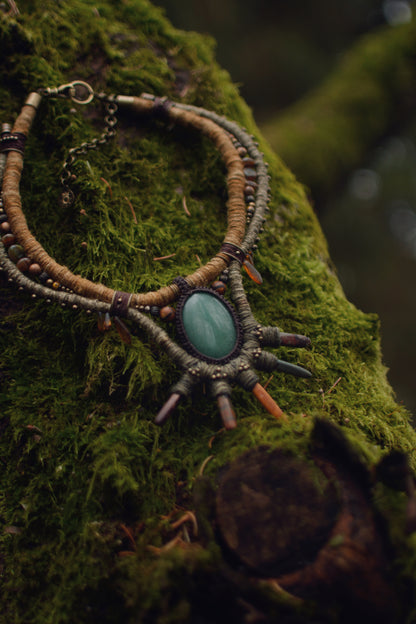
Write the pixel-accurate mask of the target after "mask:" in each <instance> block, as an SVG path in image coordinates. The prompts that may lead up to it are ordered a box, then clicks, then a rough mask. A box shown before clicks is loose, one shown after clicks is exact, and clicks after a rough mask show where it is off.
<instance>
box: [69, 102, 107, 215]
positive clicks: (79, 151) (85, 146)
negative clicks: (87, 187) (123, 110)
mask: <svg viewBox="0 0 416 624" xmlns="http://www.w3.org/2000/svg"><path fill="white" fill-rule="evenodd" d="M96 97H98V99H101V100H103V101H105V103H106V104H105V107H106V116H105V117H104V121H105V124H106V127H105V129H104V131H103V133H102V134H101V136H99V137H98V138H96V139H92V140H91V141H85V142H84V143H81V145H79V146H78V147H73V148H71V149H70V150H69V152H68V156H67V158H66V160H65V162H64V164H63V167H62V174H61V184H62V186H63V191H62V195H61V204H62V205H63V206H64V207H68V206H71V205H72V204H73V202H74V199H75V195H74V192H73V191H72V189H71V188H70V184H71V183H72V182H73V181H74V180H76V175H75V174H74V173H73V171H72V168H73V165H74V164H75V162H76V161H77V159H78V157H79V156H83V155H85V154H86V153H87V152H88V151H89V150H94V149H99V148H100V146H101V145H104V144H105V143H107V141H109V140H110V139H112V138H113V137H114V135H115V134H116V129H115V126H116V124H117V117H116V112H117V110H118V106H117V104H116V102H115V96H114V95H111V96H106V95H103V94H100V95H98V96H96Z"/></svg>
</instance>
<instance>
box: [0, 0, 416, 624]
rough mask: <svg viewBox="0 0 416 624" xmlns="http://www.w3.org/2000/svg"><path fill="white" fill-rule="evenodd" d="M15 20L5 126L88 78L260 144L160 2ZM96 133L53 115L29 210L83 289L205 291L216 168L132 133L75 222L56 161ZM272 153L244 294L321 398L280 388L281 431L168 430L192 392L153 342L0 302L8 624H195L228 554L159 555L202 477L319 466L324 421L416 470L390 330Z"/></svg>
mask: <svg viewBox="0 0 416 624" xmlns="http://www.w3.org/2000/svg"><path fill="white" fill-rule="evenodd" d="M19 8H20V11H21V16H20V17H19V18H18V19H17V20H14V19H12V18H8V17H4V18H3V19H2V21H1V22H0V47H1V49H2V65H1V67H0V92H1V94H2V97H1V99H0V109H1V117H2V119H4V120H8V119H10V118H13V117H14V116H15V115H16V114H17V113H18V111H19V109H20V106H21V104H22V101H23V99H24V96H25V94H26V92H27V91H30V90H33V89H36V88H38V87H40V86H45V85H56V84H62V83H67V82H68V80H70V79H71V78H75V77H76V78H80V79H86V80H91V82H92V83H93V84H94V86H95V87H96V88H97V89H105V90H106V91H107V92H113V91H114V92H123V93H126V94H129V93H132V94H136V93H138V92H140V91H142V90H144V91H148V92H149V91H151V92H155V93H157V94H160V95H162V94H163V95H165V94H166V95H169V96H171V97H173V98H181V99H182V100H183V101H185V102H189V103H193V104H203V105H204V106H206V107H207V108H211V109H213V110H216V111H218V112H220V113H225V114H227V116H229V117H230V118H234V119H236V120H238V121H239V122H240V123H241V124H242V125H245V126H247V127H248V128H249V130H250V131H253V132H255V133H256V134H258V132H257V130H256V128H255V125H254V122H253V120H252V117H251V113H250V111H249V110H248V108H247V106H246V105H245V104H244V102H242V100H241V99H240V98H239V96H238V93H237V90H236V88H235V86H234V85H232V83H231V82H230V79H229V77H228V75H227V73H226V72H224V71H223V70H221V69H220V68H218V66H217V65H216V63H215V60H214V45H213V42H212V41H211V40H210V39H207V38H204V37H201V36H199V35H196V34H195V33H183V32H178V31H176V30H174V29H173V28H172V26H171V25H170V24H169V23H168V22H167V20H166V19H165V18H164V16H163V14H162V12H161V11H160V10H159V9H156V8H155V7H153V6H152V5H151V4H150V3H148V2H147V1H146V0H125V1H124V2H110V1H108V2H104V1H102V2H99V3H96V2H94V3H93V2H80V1H78V0H75V1H73V2H71V3H64V2H52V1H46V2H45V0H42V2H40V1H38V0H36V1H35V2H33V1H32V2H25V1H24V0H22V1H20V2H19ZM102 129H103V122H102V112H101V111H100V110H99V109H96V108H94V107H91V108H89V110H87V111H85V110H77V111H76V112H73V107H72V105H71V104H69V103H67V102H64V101H60V100H53V101H50V102H48V103H46V104H45V105H42V110H41V111H40V112H39V114H38V118H37V120H36V123H35V126H34V129H33V132H32V135H31V138H30V140H29V143H28V148H27V159H26V164H25V175H24V184H23V190H22V193H23V197H24V205H25V214H26V216H27V219H28V223H29V225H30V227H31V228H32V229H33V231H34V232H35V233H36V236H37V238H38V239H39V240H40V242H41V243H42V244H43V245H44V246H45V247H46V248H47V249H48V250H49V251H50V252H51V254H52V255H53V256H54V257H56V258H57V259H58V261H60V262H62V263H65V264H67V265H68V266H70V267H71V268H72V269H73V270H74V271H75V272H79V273H81V274H82V275H86V276H89V277H90V278H92V279H94V280H99V281H102V282H105V283H107V284H109V285H111V286H113V287H116V288H118V289H125V290H136V291H139V290H149V289H153V288H158V287H159V286H160V285H164V284H166V283H167V282H169V281H170V280H171V279H172V278H173V277H175V276H176V275H178V274H187V273H189V272H190V271H191V270H195V268H196V267H197V266H198V259H197V256H198V258H199V259H200V260H201V261H202V262H205V261H206V260H207V259H208V258H209V257H210V256H211V255H212V254H213V253H214V252H215V250H216V249H217V247H218V244H219V242H220V241H221V238H222V232H223V227H224V226H223V221H224V184H223V170H222V165H221V164H220V162H219V160H218V157H217V155H216V153H215V151H214V150H213V149H212V148H211V147H210V146H209V145H208V144H207V142H206V141H205V140H203V139H201V138H200V137H199V136H195V135H194V134H192V133H190V132H185V131H182V130H179V129H170V128H168V129H167V128H165V127H164V126H163V125H161V126H157V125H156V126H155V127H148V126H147V125H146V124H144V123H143V122H142V121H140V120H136V119H133V118H128V117H126V118H121V116H120V120H119V123H118V136H117V139H116V140H115V141H114V142H113V143H108V144H107V145H104V146H102V147H100V149H99V150H94V151H91V152H89V153H88V154H87V156H86V157H84V158H80V159H79V161H78V162H77V163H76V165H75V172H76V174H77V180H76V184H75V187H74V188H75V190H76V193H77V201H76V203H75V205H74V207H73V208H72V209H71V211H67V210H65V209H63V208H62V207H61V206H60V205H59V203H58V201H57V198H58V197H59V193H60V189H59V177H60V174H61V167H62V162H63V160H64V159H65V157H66V155H67V153H68V149H69V148H70V147H72V146H74V145H79V144H80V143H81V142H82V141H84V140H85V139H86V138H87V140H91V139H92V138H94V137H96V136H99V134H100V133H101V132H102ZM259 140H260V141H261V143H262V149H264V151H265V153H266V156H267V158H268V160H269V162H270V171H271V174H272V186H273V188H272V191H273V201H272V205H271V208H272V212H271V217H270V219H269V222H268V224H267V229H266V232H265V233H264V237H263V239H262V241H261V242H260V248H259V250H258V254H257V255H256V266H257V267H258V268H259V269H260V271H261V273H262V274H263V278H264V283H263V286H262V288H258V287H257V286H254V285H252V284H248V283H247V284H246V286H247V292H248V294H249V300H250V303H251V305H252V307H253V310H254V312H255V314H256V317H257V319H258V320H259V322H261V323H263V324H278V325H279V326H281V327H282V329H284V330H285V331H294V332H300V333H306V334H308V335H310V336H311V338H312V343H313V349H312V350H310V351H306V352H302V353H299V352H295V350H290V349H289V350H286V351H285V353H284V355H283V354H282V357H283V358H285V359H288V360H291V361H294V362H300V363H301V364H303V365H305V366H306V367H308V368H310V369H311V370H313V371H314V374H315V376H314V378H313V379H312V380H310V381H305V380H296V379H289V378H286V377H284V376H279V377H278V376H275V377H273V379H271V380H270V384H269V386H268V388H269V391H270V392H271V394H272V395H273V396H274V397H275V398H276V400H277V401H278V403H279V404H280V405H281V406H282V408H283V409H284V410H285V411H286V413H287V414H288V415H289V420H288V422H287V423H280V422H277V421H275V420H274V419H272V418H271V417H270V416H268V415H267V414H266V413H264V412H263V410H262V408H261V407H260V406H259V405H257V404H256V402H255V400H254V398H253V397H251V396H248V395H247V393H246V392H243V391H242V390H238V389H236V390H235V392H234V393H233V403H234V405H235V408H236V411H237V415H238V419H239V426H238V428H237V429H236V430H235V431H232V432H227V433H224V432H222V431H220V432H219V431H218V429H219V427H220V423H219V417H218V413H217V409H216V406H215V404H213V403H212V401H211V400H210V399H209V398H207V397H206V396H205V394H204V389H203V388H200V389H199V390H198V391H197V392H196V393H195V395H194V396H193V398H192V399H189V400H186V401H184V402H183V403H182V405H181V406H180V407H179V408H178V410H177V413H176V414H175V416H174V417H173V418H172V420H171V421H170V422H169V423H167V425H166V426H165V427H164V428H163V429H159V428H157V427H156V426H155V425H154V424H153V418H154V415H155V413H156V412H157V409H158V407H159V406H160V405H161V404H162V403H163V401H164V400H165V399H166V398H167V396H168V388H169V386H170V385H171V384H173V383H175V381H176V380H177V378H178V372H177V371H176V370H175V369H174V368H173V367H172V365H171V363H170V362H169V361H168V358H167V356H166V355H165V354H163V353H161V352H160V351H158V350H157V349H156V348H155V347H154V345H152V344H151V343H150V342H149V339H148V337H146V336H145V335H143V334H142V333H141V332H138V333H137V335H134V336H133V344H132V346H131V348H127V347H126V346H125V345H124V344H123V343H122V342H121V341H119V340H118V337H117V334H116V332H115V330H114V329H113V330H111V331H110V332H109V333H107V334H105V335H102V334H100V333H99V332H98V331H97V329H96V324H95V319H92V318H90V317H88V316H87V315H83V314H81V313H74V312H73V311H71V310H63V309H61V308H59V307H54V306H50V307H47V306H45V305H44V304H43V303H42V302H33V301H32V300H31V298H30V297H28V296H26V295H25V294H24V293H17V292H15V291H13V290H11V289H10V288H9V286H8V285H7V284H5V283H2V288H1V290H0V306H1V309H2V311H3V320H2V322H1V325H0V341H1V344H0V348H1V352H2V361H1V369H0V375H1V377H0V381H1V384H2V394H1V421H0V422H1V434H2V435H1V439H0V459H1V463H2V467H3V468H4V470H2V473H1V475H0V480H1V488H0V490H1V492H2V495H1V498H0V517H1V523H2V531H1V532H0V552H1V553H2V564H3V567H4V569H3V574H2V578H1V584H2V595H3V596H5V600H4V603H5V606H4V609H3V611H2V613H1V614H0V622H1V623H2V624H3V622H4V623H6V622H11V621H13V622H14V623H16V624H19V623H23V622H28V621H30V622H31V623H33V624H37V623H39V624H40V623H42V624H44V623H46V622H51V623H52V622H53V623H54V624H59V623H61V622H62V623H64V622H69V621H71V622H95V621H97V619H100V621H103V622H121V621H123V622H133V621H134V622H138V621H143V622H145V621H158V622H177V621H181V622H182V621H186V619H187V618H188V619H190V618H191V617H192V613H193V609H194V608H195V607H194V605H195V604H196V602H197V601H196V598H195V596H197V595H198V591H200V589H199V590H198V581H200V582H201V583H202V582H206V583H207V582H208V580H207V579H210V581H209V582H210V583H213V580H212V579H213V577H214V576H215V574H216V571H218V569H219V567H221V565H222V564H221V555H220V551H219V549H218V547H217V546H216V545H215V544H211V545H209V546H208V547H207V548H204V547H202V546H201V545H199V544H198V543H195V544H191V545H190V546H187V547H185V548H183V550H181V549H172V551H168V553H167V554H165V555H164V556H161V557H158V556H156V555H155V551H154V549H153V550H152V549H151V548H150V549H149V546H153V547H162V546H163V544H165V543H167V542H169V540H171V539H172V538H174V537H175V535H176V533H175V531H172V529H171V528H170V523H169V520H168V519H167V518H166V517H167V516H168V515H169V514H171V513H172V512H178V510H179V511H180V510H181V509H182V510H184V509H186V508H189V507H192V500H191V494H192V489H193V483H194V481H195V478H196V477H197V476H198V474H199V473H200V471H201V470H203V471H204V474H206V475H207V476H208V477H209V478H210V479H212V480H214V481H215V479H216V477H217V475H218V473H219V471H220V470H221V468H222V467H223V466H224V465H225V464H226V463H227V462H229V461H231V460H232V459H234V458H236V457H238V456H239V455H240V454H241V453H242V452H243V451H244V450H246V449H249V448H252V447H254V446H257V445H259V444H269V445H272V446H280V447H282V448H285V449H288V450H292V451H293V452H295V453H296V454H298V455H300V456H304V457H308V453H309V446H310V432H311V429H312V426H313V419H314V417H315V416H324V417H326V418H329V419H330V420H332V421H334V422H336V423H338V424H340V425H341V426H342V427H343V430H344V431H345V432H346V433H347V435H348V437H349V438H350V439H351V440H352V443H353V444H354V445H355V446H356V447H357V448H358V449H359V450H360V453H361V454H362V455H363V457H364V458H365V462H366V463H367V464H368V465H369V466H371V465H373V464H374V463H375V462H376V460H377V459H378V458H379V457H380V456H381V455H382V454H383V453H385V452H387V451H388V450H389V449H391V448H396V449H402V450H405V451H408V452H410V453H412V459H413V450H414V448H415V446H416V444H415V441H416V436H415V433H414V431H413V429H412V428H411V426H410V424H409V416H408V414H407V413H406V411H405V410H404V409H403V408H402V407H401V406H398V405H397V404H396V403H395V401H394V396H393V392H392V390H391V388H390V387H389V386H388V384H387V381H386V377H385V369H384V367H383V364H382V359H381V353H380V344H379V334H378V331H379V329H378V322H377V319H376V318H375V317H374V316H372V315H365V314H363V313H362V312H360V311H358V310H356V309H355V308H354V307H353V306H352V305H351V304H350V303H348V302H347V301H346V300H345V298H344V295H343V293H342V290H341V287H340V285H339V283H338V280H337V278H336V275H335V273H334V270H333V267H332V265H331V261H330V259H329V257H328V252H327V248H326V243H325V241H324V238H323V236H322V233H321V231H320V228H319V224H318V222H317V220H316V218H315V216H314V215H313V213H312V210H311V208H310V206H309V205H308V203H307V201H306V198H305V194H304V191H303V189H302V187H301V186H300V185H299V184H298V183H297V182H296V181H295V179H294V177H293V175H292V174H291V173H290V172H288V171H287V170H286V169H285V168H284V167H283V165H282V164H281V162H280V160H279V159H278V158H277V157H276V156H275V155H274V154H273V153H272V152H271V151H270V148H269V147H268V146H267V145H266V143H265V142H264V140H263V139H262V138H261V137H259ZM184 198H185V201H186V204H187V207H188V209H189V212H190V216H188V215H187V214H186V212H185V211H184V210H183V200H184ZM133 213H134V214H133ZM136 220H137V223H136ZM85 243H86V245H85ZM171 253H175V256H174V257H173V258H172V259H168V260H165V261H155V260H154V258H155V257H160V256H164V255H169V254H171ZM262 381H263V382H266V381H268V380H267V377H266V376H263V378H262ZM397 496H398V495H396V494H394V493H390V494H389V495H388V496H387V498H388V500H389V501H392V504H393V502H394V501H395V500H396V498H397ZM162 516H164V517H165V519H163V518H162ZM395 522H397V523H398V524H400V522H401V520H400V514H399V513H398V515H397V517H396V515H395V514H392V517H391V523H393V524H394V523H395ZM126 527H127V529H128V531H129V532H130V533H131V534H132V536H133V538H134V540H133V542H134V543H132V542H131V540H130V541H129V538H128V533H127V532H126V530H125V529H126ZM396 539H397V542H398V543H400V539H401V538H400V532H399V531H398V532H397V538H396ZM412 549H413V547H409V552H410V551H411V553H414V551H413V550H412ZM126 550H127V551H130V554H127V555H126V554H124V555H123V554H121V553H123V552H125V551H126ZM411 557H414V554H409V557H408V558H406V556H404V557H403V563H402V564H401V569H402V568H406V566H407V565H411V564H410V559H411ZM192 579H196V580H192ZM190 587H192V590H191V589H189V588H190ZM227 587H228V586H227ZM188 590H189V593H187V592H188ZM230 591H231V590H230ZM192 596H194V599H192ZM276 601H277V603H278V602H279V601H278V600H277V599H276ZM231 602H232V601H231ZM277 603H276V604H277ZM233 604H234V606H235V603H233ZM273 604H274V603H273ZM273 608H274V607H273ZM230 609H231V606H230ZM276 609H278V607H276ZM190 614H191V615H190Z"/></svg>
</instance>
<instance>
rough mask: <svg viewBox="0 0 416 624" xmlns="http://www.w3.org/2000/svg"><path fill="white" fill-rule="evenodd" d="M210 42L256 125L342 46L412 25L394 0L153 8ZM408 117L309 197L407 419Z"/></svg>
mask: <svg viewBox="0 0 416 624" xmlns="http://www.w3.org/2000/svg"><path fill="white" fill-rule="evenodd" d="M154 2H155V4H157V5H159V6H161V7H163V8H164V9H165V10H166V14H167V16H168V17H169V19H170V20H171V22H172V23H173V24H174V25H175V26H177V27H178V28H183V29H185V30H196V31H198V32H201V33H207V34H210V35H212V36H213V37H214V38H215V39H216V41H217V58H218V61H219V63H220V64H221V65H222V66H223V67H224V68H225V69H227V70H228V71H229V72H230V74H231V77H232V79H233V81H234V82H235V83H237V84H238V85H239V86H240V90H241V93H242V95H243V97H244V98H245V100H246V101H247V102H248V104H249V105H250V106H251V107H252V109H253V111H254V115H255V117H256V120H257V122H258V123H259V125H262V124H263V123H265V122H267V120H269V119H271V118H273V117H274V116H276V115H277V114H278V113H279V111H281V110H284V109H285V108H287V107H289V106H290V105H291V104H292V103H294V102H295V101H296V100H298V99H299V98H300V97H301V96H302V95H303V94H305V93H307V92H308V91H309V90H310V89H312V88H313V87H315V86H316V85H318V84H319V83H320V82H322V81H323V80H324V79H325V77H326V76H327V75H328V73H330V72H331V71H332V70H334V68H336V65H337V62H338V60H339V59H340V57H341V56H342V54H343V52H344V51H346V50H347V49H348V48H350V46H352V45H353V44H354V42H355V41H356V40H358V39H359V38H360V37H361V36H362V35H363V34H364V33H367V32H370V31H372V30H375V29H377V28H379V27H380V26H383V25H384V26H386V25H387V26H388V27H391V28H399V27H400V25H401V24H403V23H406V22H409V21H410V20H412V19H414V12H415V10H416V8H415V6H414V4H413V3H412V2H410V1H403V0H384V1H383V0H291V1H290V2H288V1H287V0H256V1H255V2H247V1H245V0H197V1H196V0H154ZM415 171H416V119H415V121H414V122H412V123H409V122H408V123H407V124H406V125H405V126H402V127H401V126H400V123H398V124H397V127H396V130H395V134H394V135H391V136H385V137H382V138H381V139H380V142H379V144H378V145H377V146H374V148H373V149H372V151H371V152H370V153H369V154H367V155H366V157H365V159H364V161H363V162H362V164H361V166H360V168H359V169H357V170H355V171H351V172H349V173H348V175H347V176H346V179H345V180H344V181H343V182H342V183H340V185H339V188H338V189H337V190H336V192H334V193H333V194H332V195H331V196H328V197H320V198H319V200H318V199H317V198H313V199H314V201H315V208H316V211H317V213H318V215H319V218H320V221H321V224H322V227H323V229H324V232H325V234H326V236H327V239H328V244H329V248H330V251H331V256H332V259H333V260H334V262H335V264H336V266H337V268H338V273H339V277H340V280H341V283H342V284H343V287H344V290H345V292H346V295H347V296H348V298H349V299H350V300H351V301H352V302H353V303H355V304H356V305H357V306H358V307H359V308H361V309H362V310H364V311H366V312H377V313H378V314H379V316H380V319H381V326H382V346H383V354H384V361H385V364H386V365H387V366H388V367H389V369H390V372H389V379H390V382H391V384H392V386H393V388H394V389H395V391H396V394H397V398H398V400H399V401H403V402H404V403H405V404H406V405H407V407H408V408H409V409H410V410H411V411H412V412H413V414H416V382H415V370H416V328H415V316H416V289H415V274H416V176H415Z"/></svg>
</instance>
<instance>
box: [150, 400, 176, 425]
mask: <svg viewBox="0 0 416 624" xmlns="http://www.w3.org/2000/svg"><path fill="white" fill-rule="evenodd" d="M181 396H182V395H181V394H179V392H173V393H172V394H171V395H170V397H169V398H168V400H167V401H166V403H165V404H164V406H163V407H162V409H161V410H160V411H159V413H158V414H157V416H156V418H155V424H156V425H163V423H164V422H165V420H167V419H168V418H169V416H170V415H171V413H172V412H173V410H174V409H175V408H176V406H177V405H178V403H179V401H180V399H181Z"/></svg>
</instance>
